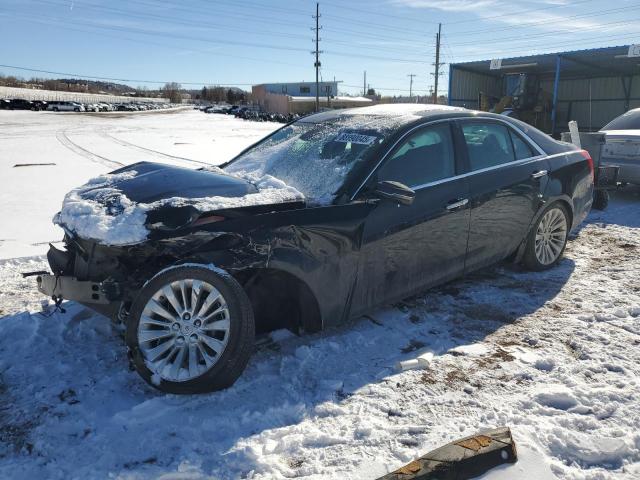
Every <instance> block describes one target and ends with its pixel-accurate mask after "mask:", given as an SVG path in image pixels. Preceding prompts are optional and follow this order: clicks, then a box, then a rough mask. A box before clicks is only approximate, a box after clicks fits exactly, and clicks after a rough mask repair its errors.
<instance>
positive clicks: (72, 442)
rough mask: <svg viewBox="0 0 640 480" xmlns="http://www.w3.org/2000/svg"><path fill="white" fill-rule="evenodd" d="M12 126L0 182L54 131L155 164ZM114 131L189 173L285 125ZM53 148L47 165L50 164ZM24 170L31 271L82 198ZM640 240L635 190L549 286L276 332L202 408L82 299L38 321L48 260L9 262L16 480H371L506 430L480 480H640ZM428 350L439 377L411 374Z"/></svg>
mask: <svg viewBox="0 0 640 480" xmlns="http://www.w3.org/2000/svg"><path fill="white" fill-rule="evenodd" d="M9 113H11V115H15V117H11V119H7V118H6V117H4V116H2V115H3V114H4V112H0V114H2V115H0V124H6V123H18V122H25V125H24V127H23V128H19V127H18V126H16V125H14V126H13V127H11V128H12V129H13V130H12V131H13V132H14V136H16V137H19V138H14V139H13V140H9V141H8V142H7V141H6V139H5V138H4V137H3V138H1V139H0V152H2V155H1V156H0V159H1V161H2V164H1V165H0V168H2V169H3V170H2V178H3V180H4V179H5V178H7V177H5V172H7V171H9V172H11V171H12V170H11V169H10V168H7V164H9V163H11V164H13V163H19V162H20V161H23V160H24V158H19V157H25V158H26V157H28V158H29V159H30V161H32V162H44V161H47V159H48V158H49V156H50V153H51V151H52V150H53V147H54V146H56V143H55V142H56V138H55V133H52V132H57V131H58V130H56V129H57V128H62V129H63V131H64V128H78V129H82V131H84V132H85V133H86V136H85V135H82V134H74V135H73V136H71V135H70V138H72V139H73V142H75V144H78V145H82V148H85V149H86V150H89V151H91V153H92V154H93V155H96V154H98V155H100V156H102V157H104V158H108V159H110V160H117V161H121V162H123V163H131V162H133V161H137V160H139V159H141V158H140V157H137V156H136V153H142V152H141V151H133V152H131V151H130V150H133V148H132V147H124V148H126V149H127V152H128V155H130V157H126V156H125V152H121V151H120V150H119V149H118V144H114V143H113V142H112V141H111V140H105V139H104V136H102V135H101V134H100V133H98V132H100V131H101V130H100V126H99V125H101V124H100V123H99V120H94V119H88V120H85V121H78V124H77V125H75V126H73V127H56V126H55V124H54V123H53V121H50V120H49V119H48V118H47V117H46V116H42V117H40V116H38V114H31V113H29V112H26V114H27V115H31V116H30V117H26V116H25V117H18V115H17V114H18V113H22V112H15V113H13V112H9ZM52 117H53V116H52ZM25 118H29V120H28V122H42V123H46V122H51V123H47V124H46V125H42V124H39V123H38V126H36V125H32V124H31V123H28V122H27V120H24V119H25ZM60 118H62V117H60ZM67 118H71V116H69V117H64V121H65V122H67V121H68V122H71V121H76V120H67ZM78 118H80V117H78ZM94 122H95V123H96V125H93V123H94ZM105 122H107V124H108V125H110V127H109V128H113V129H115V130H116V131H117V130H120V129H121V130H122V131H120V133H113V132H111V134H112V135H113V136H114V137H116V136H117V137H116V138H118V139H126V141H127V142H131V143H132V144H135V145H136V146H138V147H140V146H143V147H144V148H147V149H150V150H157V151H161V152H163V153H164V154H166V155H174V156H179V154H180V152H181V149H180V147H179V146H178V145H174V143H176V142H178V143H180V141H179V140H177V139H178V138H187V137H189V136H190V137H189V138H191V142H192V145H191V147H190V148H191V151H190V152H189V153H186V151H185V152H182V153H183V156H184V157H188V158H191V159H197V160H200V161H208V160H209V158H210V157H211V158H212V163H218V162H219V161H221V160H224V159H221V160H219V157H215V154H216V151H215V150H214V149H213V148H210V147H211V145H212V144H222V145H225V146H226V147H225V148H226V150H225V155H227V156H229V155H231V154H232V153H233V151H234V149H235V151H237V150H238V149H240V148H241V147H242V146H243V145H246V144H247V143H249V142H251V141H252V139H254V138H255V137H256V136H259V135H260V134H262V133H265V131H266V130H269V129H271V128H274V125H271V124H252V123H247V122H241V121H235V120H233V119H229V118H227V117H220V116H216V115H209V116H207V115H203V114H197V113H195V112H187V113H184V114H175V115H171V116H169V115H167V116H165V117H162V118H156V117H155V116H150V117H145V118H123V119H119V121H116V119H110V120H108V121H106V120H105ZM190 128H194V129H197V131H195V132H191V131H190V130H189V129H190ZM125 129H126V131H125ZM208 129H209V130H208ZM146 130H148V131H149V136H148V137H147V136H146V134H145V131H146ZM245 130H246V135H244V134H243V132H245ZM6 131H7V130H6V129H5V127H4V125H3V129H2V130H1V131H0V135H5V132H6ZM38 131H42V132H43V134H42V135H43V142H45V143H46V142H48V145H49V148H45V147H42V150H40V147H39V142H40V137H39V136H38V133H37V132H38ZM28 132H32V134H31V135H29V134H28ZM20 135H23V136H20ZM169 135H176V139H174V140H172V139H169ZM233 135H237V137H233ZM243 135H244V136H243ZM101 138H102V140H100V139H101ZM214 138H215V142H213V139H214ZM89 139H93V140H89ZM101 142H104V144H102V143H101ZM154 142H155V143H154ZM7 145H9V146H7ZM112 147H113V151H111V150H110V149H111V148H112ZM138 147H136V148H138ZM56 148H58V147H56ZM65 148H66V147H65ZM209 150H211V151H209ZM66 155H68V157H69V159H67V158H66ZM119 155H120V156H119ZM221 156H222V155H221ZM79 157H82V156H81V155H80V156H79ZM214 157H215V158H214ZM143 158H144V159H151V158H153V157H152V154H151V153H149V154H148V155H147V154H145V155H143ZM159 159H160V160H162V158H159ZM165 159H166V158H165ZM56 161H59V162H61V165H66V166H65V167H64V170H63V169H62V168H61V169H60V172H63V171H64V172H69V173H72V172H73V170H74V166H75V167H76V168H78V169H80V165H82V166H83V168H84V167H86V165H87V164H93V165H89V166H88V167H86V170H83V173H82V174H80V172H78V173H77V175H78V176H77V179H78V180H77V181H76V182H75V184H80V183H83V182H84V181H86V179H87V178H88V177H89V176H92V175H95V174H97V173H102V172H104V171H105V170H107V169H108V168H110V167H107V166H105V165H102V164H100V163H95V162H94V161H93V160H91V159H90V158H87V157H84V158H78V156H76V157H73V155H72V154H71V153H69V152H66V151H65V150H62V149H60V150H59V151H58V153H56ZM63 161H64V162H65V163H64V164H63V163H62V162H63ZM23 168H24V171H25V174H24V175H25V176H24V178H23V179H22V181H23V182H24V184H22V185H13V184H11V185H8V187H9V189H14V190H13V193H14V194H16V193H17V192H19V191H20V188H26V189H27V190H25V191H24V192H25V193H24V194H21V198H19V199H16V200H13V201H14V205H16V206H19V205H20V204H21V203H24V205H22V206H20V208H21V209H22V210H19V213H16V212H18V211H17V210H11V209H8V207H7V205H6V203H5V202H4V200H3V203H0V208H2V209H4V210H3V211H2V214H3V215H2V217H3V219H5V220H6V219H7V218H9V220H10V223H9V225H10V226H11V225H14V226H15V229H14V230H12V233H11V234H12V235H13V236H14V237H15V238H17V239H18V240H19V241H16V242H14V243H13V244H12V245H14V246H13V247H11V248H15V249H16V251H18V252H19V253H18V255H14V256H20V255H25V254H29V253H23V252H28V251H29V249H28V248H26V249H25V250H21V249H22V248H23V246H27V247H28V246H29V245H30V244H31V243H36V242H34V241H33V239H35V238H40V237H38V235H42V234H47V235H49V237H46V240H51V239H56V238H57V237H58V236H59V234H58V232H56V230H55V229H51V230H50V231H44V230H42V231H41V230H39V228H41V226H40V225H39V224H37V223H39V222H45V223H47V224H50V215H49V213H47V214H46V215H44V214H43V213H42V212H41V210H40V209H45V208H46V209H50V210H51V212H52V213H53V212H54V211H55V209H56V208H57V207H58V206H59V204H60V202H61V200H62V195H63V193H64V192H63V191H62V190H68V189H69V188H71V187H72V186H74V185H73V184H72V182H71V180H68V179H65V180H64V181H65V182H67V186H65V187H64V188H63V187H59V190H61V191H60V192H59V197H57V198H53V195H54V194H53V193H50V194H48V195H50V196H49V197H48V198H49V200H47V203H44V204H42V205H40V204H39V202H38V201H37V200H38V199H37V197H34V192H36V193H37V192H42V191H44V190H47V189H48V188H49V186H50V185H51V184H53V183H55V182H58V181H59V178H58V176H54V175H53V174H49V173H46V172H47V170H46V168H48V167H33V170H29V172H30V173H27V169H28V168H31V167H23ZM51 168H53V167H51ZM91 169H93V171H91V172H89V170H91ZM83 175H84V176H83ZM80 177H82V178H80ZM18 181H20V180H19V179H18V178H17V177H11V180H10V182H4V181H3V183H11V182H18ZM56 188H58V187H56ZM3 194H4V192H3ZM3 198H4V197H3ZM9 198H10V199H11V197H9ZM52 213H51V214H52ZM15 215H20V218H16V219H15V220H12V218H13V216H15ZM11 222H13V223H11ZM5 225H6V224H3V227H2V230H0V232H1V234H0V237H2V238H5V236H7V237H8V235H7V234H6V233H5V232H6V230H5ZM20 227H21V228H22V229H23V230H21V229H20ZM12 228H13V227H12ZM42 228H44V227H42ZM639 229H640V190H633V189H630V190H625V191H624V192H621V193H618V194H616V196H615V198H614V200H613V201H612V203H611V205H610V207H609V209H608V210H607V211H606V212H593V213H592V214H591V215H590V216H589V219H588V221H587V223H586V224H585V225H584V227H583V228H582V229H581V230H580V231H579V232H578V233H577V234H576V235H575V237H574V238H573V239H572V241H571V242H570V244H569V246H568V249H567V252H566V255H565V258H564V260H563V261H562V262H561V263H560V265H559V266H558V267H557V268H554V269H553V270H551V271H548V272H543V273H528V272H524V271H521V270H520V269H519V268H517V267H514V266H510V265H501V266H498V267H495V268H492V269H488V270H485V271H483V272H480V273H478V274H474V275H472V276H470V277H468V278H466V279H464V280H459V281H456V282H453V283H450V284H448V285H446V286H444V287H441V288H438V289H434V290H432V291H430V292H427V293H425V294H424V295H421V296H418V297H415V298H412V299H409V300H407V301H405V302H404V303H401V304H398V305H394V306H390V307H388V308H385V309H381V310H378V311H376V312H373V313H372V314H371V315H370V316H368V317H367V318H361V319H359V320H357V321H355V322H354V323H353V324H351V325H347V326H344V327H341V328H339V329H335V330H331V331H328V332H323V333H321V334H316V335H312V336H308V337H302V338H298V337H294V336H292V335H289V334H287V333H286V332H282V331H280V332H275V333H274V334H273V335H272V341H270V342H263V343H262V344H261V346H259V347H257V352H256V354H255V355H254V357H253V358H252V360H251V362H250V364H249V366H248V368H247V370H246V372H245V373H244V375H243V376H242V377H241V378H240V380H239V381H238V382H237V383H236V384H235V385H234V386H233V387H232V388H230V389H228V390H226V391H223V392H218V393H214V394H210V395H201V396H175V395H164V394H161V393H159V392H157V391H155V390H153V389H152V388H150V387H148V386H147V385H146V384H145V383H144V382H143V381H142V380H140V379H139V378H138V376H137V374H136V373H134V372H132V371H129V370H128V361H127V358H126V354H125V348H124V344H123V342H122V340H121V339H120V338H119V337H118V335H117V333H116V332H114V330H112V328H111V327H110V324H109V322H108V320H106V319H104V318H103V317H100V316H99V315H96V314H94V313H93V312H91V311H90V310H87V309H85V308H84V307H82V306H80V305H78V304H74V303H72V302H67V303H65V304H64V308H65V310H66V312H65V313H60V312H53V310H52V309H51V308H50V307H47V308H46V309H45V311H42V306H41V300H42V297H41V296H40V295H38V294H37V293H35V292H34V287H33V280H32V279H22V278H21V277H20V275H19V273H20V272H22V271H32V270H39V269H43V268H46V265H45V262H44V259H43V258H41V257H31V258H19V259H8V260H5V261H1V262H0V284H1V285H2V289H0V328H1V332H2V335H0V478H12V479H21V478H25V479H31V478H51V479H58V478H59V479H69V478H77V479H87V478H97V479H102V478H119V479H143V478H145V479H146V478H163V479H165V480H166V479H177V478H179V479H200V478H219V479H230V478H254V479H271V478H295V477H303V478H309V479H324V478H334V479H347V478H354V479H374V478H376V477H377V476H379V475H382V474H384V473H385V472H387V471H388V470H389V469H393V468H397V467H399V466H401V465H403V464H404V463H407V462H408V461H410V460H412V459H413V458H415V457H418V456H420V455H422V454H424V453H425V452H427V451H428V450H431V449H433V448H436V447H438V446H440V445H442V444H444V443H448V442H449V441H451V440H454V439H455V438H458V437H462V436H465V435H469V434H472V433H475V432H476V431H478V430H480V429H482V428H492V427H495V426H502V425H507V426H510V427H511V429H512V432H513V434H514V437H515V439H516V442H517V444H518V452H519V454H520V457H521V460H520V462H519V463H518V464H516V465H513V466H505V467H501V468H498V469H496V470H494V471H492V472H491V473H489V474H488V475H486V476H485V477H482V478H483V479H484V480H503V479H509V480H513V479H527V480H546V479H551V478H562V479H575V480H578V479H580V480H582V479H590V480H600V479H609V478H615V479H633V478H640V383H639V379H640V280H639V278H640V237H639V232H640V230H639ZM18 234H22V236H20V237H18ZM43 238H44V237H43ZM30 242H31V243H30ZM2 248H5V250H4V251H6V252H8V253H7V254H6V255H5V257H7V256H10V254H11V252H10V251H8V250H7V249H6V246H5V247H2V246H0V249H2ZM29 248H31V247H29ZM428 352H430V353H431V354H432V355H433V358H432V360H431V362H430V364H429V366H428V367H427V368H426V369H423V370H408V371H404V372H398V371H397V370H396V369H395V365H396V363H398V362H400V361H404V360H409V359H412V358H416V357H418V356H420V355H423V354H425V353H428Z"/></svg>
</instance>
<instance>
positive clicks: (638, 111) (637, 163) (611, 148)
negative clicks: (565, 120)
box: [600, 108, 640, 185]
mask: <svg viewBox="0 0 640 480" xmlns="http://www.w3.org/2000/svg"><path fill="white" fill-rule="evenodd" d="M601 131H602V132H603V133H605V134H606V143H605V145H604V147H603V149H602V156H601V160H600V164H601V165H618V166H619V167H620V170H619V172H618V181H619V182H622V183H633V184H636V185H640V108H635V109H633V110H629V111H628V112H627V113H625V114H623V115H620V116H619V117H617V118H615V119H613V120H612V121H611V122H609V123H608V124H607V125H605V126H604V127H603V128H602V130H601Z"/></svg>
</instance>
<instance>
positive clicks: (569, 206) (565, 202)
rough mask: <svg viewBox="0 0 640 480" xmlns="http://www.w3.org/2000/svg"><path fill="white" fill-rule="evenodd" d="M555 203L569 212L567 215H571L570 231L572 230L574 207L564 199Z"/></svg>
mask: <svg viewBox="0 0 640 480" xmlns="http://www.w3.org/2000/svg"><path fill="white" fill-rule="evenodd" d="M553 203H559V204H561V205H562V206H563V207H564V208H565V209H566V210H567V213H568V214H569V230H571V227H572V226H573V207H572V206H571V204H570V203H569V202H568V201H567V200H565V199H564V198H560V199H558V200H556V201H555V202H553Z"/></svg>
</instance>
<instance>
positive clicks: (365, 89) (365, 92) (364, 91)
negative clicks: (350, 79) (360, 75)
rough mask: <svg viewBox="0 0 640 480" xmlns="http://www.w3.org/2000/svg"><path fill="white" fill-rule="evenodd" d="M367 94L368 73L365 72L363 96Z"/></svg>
mask: <svg viewBox="0 0 640 480" xmlns="http://www.w3.org/2000/svg"><path fill="white" fill-rule="evenodd" d="M366 94H367V71H366V70H365V71H364V82H363V83H362V96H363V97H364V96H365V95H366Z"/></svg>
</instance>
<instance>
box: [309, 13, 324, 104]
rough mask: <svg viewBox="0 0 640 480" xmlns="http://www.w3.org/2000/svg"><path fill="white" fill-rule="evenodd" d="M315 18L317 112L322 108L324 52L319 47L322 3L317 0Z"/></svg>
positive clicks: (314, 52)
mask: <svg viewBox="0 0 640 480" xmlns="http://www.w3.org/2000/svg"><path fill="white" fill-rule="evenodd" d="M313 18H314V19H315V20H316V26H315V28H312V30H315V32H316V40H315V42H316V49H315V51H313V52H311V53H313V54H315V56H316V61H315V63H314V64H313V66H314V67H316V112H318V111H319V110H320V82H319V76H320V54H321V53H322V52H321V51H320V50H319V49H318V48H319V46H320V29H321V28H322V27H321V26H320V3H319V2H317V3H316V14H315V15H314V16H313Z"/></svg>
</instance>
